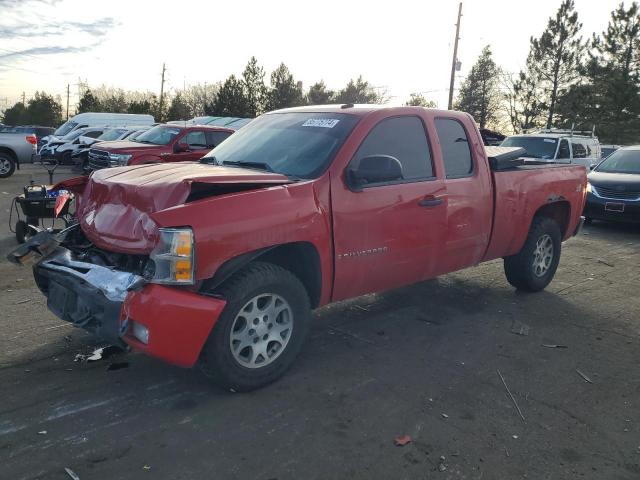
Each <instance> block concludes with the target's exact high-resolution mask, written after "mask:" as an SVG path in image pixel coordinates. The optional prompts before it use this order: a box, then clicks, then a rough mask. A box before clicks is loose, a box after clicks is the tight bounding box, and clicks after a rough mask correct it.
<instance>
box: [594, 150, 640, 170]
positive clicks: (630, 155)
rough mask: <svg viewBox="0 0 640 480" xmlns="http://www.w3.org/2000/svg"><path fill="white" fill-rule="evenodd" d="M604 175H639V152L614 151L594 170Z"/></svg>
mask: <svg viewBox="0 0 640 480" xmlns="http://www.w3.org/2000/svg"><path fill="white" fill-rule="evenodd" d="M595 170H596V171H597V172H605V173H638V174H640V150H616V151H615V152H613V153H612V154H611V155H609V156H608V157H607V158H606V159H604V160H603V161H602V162H601V163H600V165H598V166H597V167H596V169H595Z"/></svg>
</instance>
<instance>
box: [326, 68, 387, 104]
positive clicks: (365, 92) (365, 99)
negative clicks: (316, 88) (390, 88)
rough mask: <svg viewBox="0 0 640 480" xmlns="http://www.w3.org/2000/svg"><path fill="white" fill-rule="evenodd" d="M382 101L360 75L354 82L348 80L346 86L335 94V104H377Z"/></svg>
mask: <svg viewBox="0 0 640 480" xmlns="http://www.w3.org/2000/svg"><path fill="white" fill-rule="evenodd" d="M381 100H382V99H381V98H380V96H379V95H378V94H377V93H376V92H375V90H374V89H373V87H372V86H371V85H370V84H369V82H367V81H365V80H363V79H362V75H361V76H359V77H358V78H357V79H356V80H355V81H354V80H353V79H351V80H349V83H347V86H346V87H344V88H343V89H342V90H340V91H339V92H338V93H337V94H336V98H335V102H336V103H354V104H355V103H379V102H380V101H381Z"/></svg>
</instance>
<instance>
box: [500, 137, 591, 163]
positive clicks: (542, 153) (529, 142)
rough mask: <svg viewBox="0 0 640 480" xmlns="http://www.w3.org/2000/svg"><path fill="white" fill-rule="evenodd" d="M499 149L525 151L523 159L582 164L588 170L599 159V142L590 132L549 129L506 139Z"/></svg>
mask: <svg viewBox="0 0 640 480" xmlns="http://www.w3.org/2000/svg"><path fill="white" fill-rule="evenodd" d="M500 146H501V147H521V148H524V149H525V150H526V151H527V155H526V157H525V160H527V159H530V160H535V161H537V162H548V163H575V164H578V165H584V166H585V167H587V169H589V168H591V167H592V166H594V165H596V164H598V163H599V162H600V160H601V158H600V142H599V141H598V137H596V136H595V135H593V133H592V132H576V131H573V130H560V129H555V128H550V129H545V130H540V131H539V132H536V133H527V134H523V135H514V136H512V137H507V138H506V139H505V140H504V141H503V142H502V143H501V144H500Z"/></svg>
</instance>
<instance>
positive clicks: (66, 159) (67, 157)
mask: <svg viewBox="0 0 640 480" xmlns="http://www.w3.org/2000/svg"><path fill="white" fill-rule="evenodd" d="M60 165H73V159H72V158H71V152H64V153H63V154H62V158H61V159H60Z"/></svg>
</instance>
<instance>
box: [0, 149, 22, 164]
mask: <svg viewBox="0 0 640 480" xmlns="http://www.w3.org/2000/svg"><path fill="white" fill-rule="evenodd" d="M0 153H6V154H7V155H9V156H10V157H11V158H13V160H14V161H16V162H17V161H18V156H17V155H16V152H14V151H13V150H11V149H10V148H7V147H0Z"/></svg>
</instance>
